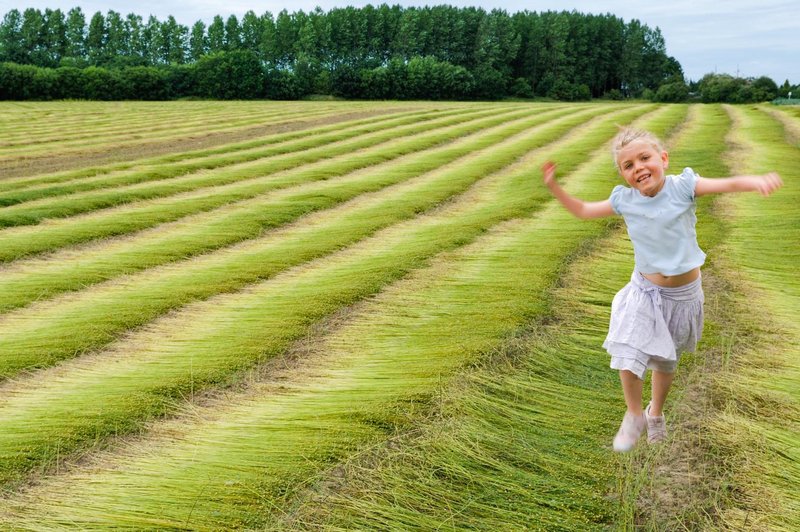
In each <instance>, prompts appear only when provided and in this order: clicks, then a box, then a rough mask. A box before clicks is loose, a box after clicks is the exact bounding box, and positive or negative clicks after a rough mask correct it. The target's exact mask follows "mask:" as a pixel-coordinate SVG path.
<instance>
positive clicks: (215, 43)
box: [208, 15, 225, 54]
mask: <svg viewBox="0 0 800 532" xmlns="http://www.w3.org/2000/svg"><path fill="white" fill-rule="evenodd" d="M224 49H225V21H224V20H222V17H221V16H219V15H215V16H214V20H212V21H211V24H209V25H208V51H209V53H212V54H213V53H216V52H221V51H223V50H224Z"/></svg>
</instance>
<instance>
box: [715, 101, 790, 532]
mask: <svg viewBox="0 0 800 532" xmlns="http://www.w3.org/2000/svg"><path fill="white" fill-rule="evenodd" d="M726 110H727V111H728V113H729V114H730V115H731V116H732V118H733V119H734V124H735V129H734V134H733V135H732V136H731V141H732V143H733V145H734V147H735V151H734V154H733V156H732V160H733V165H732V166H733V170H734V171H735V172H737V173H764V172H767V171H778V172H779V173H780V174H781V176H782V178H783V180H784V183H785V186H784V187H783V188H782V189H781V190H779V191H778V192H777V193H776V194H775V195H773V196H771V197H770V198H768V199H764V198H762V197H760V196H758V195H756V194H747V195H738V196H736V197H733V198H731V199H730V201H729V202H727V203H726V206H727V207H728V208H729V209H730V211H731V216H730V225H731V232H730V236H729V237H728V238H726V241H725V249H726V251H727V258H728V260H730V264H729V267H730V269H731V270H734V271H736V272H737V275H736V277H735V278H736V279H737V281H738V282H739V284H740V286H742V287H743V288H742V292H743V296H740V297H739V298H738V304H739V308H741V309H742V311H743V312H747V311H749V310H752V309H754V308H755V309H758V312H757V313H756V314H753V313H752V312H750V313H748V314H749V315H748V316H747V317H744V318H740V319H741V321H742V322H743V325H744V326H750V327H755V328H756V331H757V340H759V341H757V342H756V343H755V345H754V346H752V347H750V348H745V350H744V353H743V356H740V357H738V358H737V359H735V360H734V362H733V367H734V371H735V372H736V374H735V377H734V378H733V379H732V378H731V376H730V375H724V377H726V379H724V380H723V379H719V380H718V381H717V382H715V385H716V386H717V387H718V390H719V392H720V393H719V396H720V397H721V398H722V399H723V400H724V402H723V408H722V409H721V410H722V411H721V415H720V416H719V417H718V418H717V419H716V420H715V421H716V423H715V424H714V426H713V427H712V430H713V434H714V435H715V436H716V438H717V439H718V444H719V448H720V450H721V451H720V452H722V453H726V454H727V455H729V456H731V457H732V460H731V461H732V462H733V463H734V465H735V466H736V469H735V471H734V475H733V478H732V480H731V481H732V483H733V485H734V486H735V489H736V491H735V492H734V495H733V498H734V503H735V506H733V507H732V508H728V509H726V511H725V512H724V513H723V514H722V515H721V519H720V522H721V523H723V525H724V526H728V527H737V526H741V524H742V523H743V522H744V520H745V519H748V520H749V521H750V522H751V523H753V524H754V526H759V527H765V528H768V529H770V530H795V529H797V528H798V527H800V500H798V498H797V496H796V492H797V486H798V484H800V453H798V452H797V449H798V448H800V437H798V434H800V388H798V386H797V383H798V382H800V364H799V363H798V359H797V353H798V352H800V327H798V325H797V319H796V318H797V309H798V308H800V283H798V282H797V278H796V273H795V271H794V270H795V269H796V267H795V265H796V264H797V263H798V261H799V260H800V215H798V211H797V208H796V206H797V202H798V199H799V198H800V173H799V172H798V169H797V168H798V162H800V149H799V148H798V146H797V145H796V144H790V143H788V142H787V139H786V133H785V131H784V129H783V128H782V127H781V123H780V122H778V121H776V119H775V118H774V117H772V116H770V115H768V114H766V113H765V112H764V110H763V108H761V109H759V108H749V107H748V108H745V107H732V106H726ZM777 243H780V244H777Z"/></svg>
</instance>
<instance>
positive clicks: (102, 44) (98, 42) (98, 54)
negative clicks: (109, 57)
mask: <svg viewBox="0 0 800 532" xmlns="http://www.w3.org/2000/svg"><path fill="white" fill-rule="evenodd" d="M106 38H107V36H106V19H105V17H103V14H102V13H101V12H99V11H97V12H96V13H95V14H94V15H92V19H91V20H90V21H89V33H88V34H87V35H86V55H87V56H88V58H89V62H90V63H91V64H93V65H99V64H102V63H104V62H105V60H106Z"/></svg>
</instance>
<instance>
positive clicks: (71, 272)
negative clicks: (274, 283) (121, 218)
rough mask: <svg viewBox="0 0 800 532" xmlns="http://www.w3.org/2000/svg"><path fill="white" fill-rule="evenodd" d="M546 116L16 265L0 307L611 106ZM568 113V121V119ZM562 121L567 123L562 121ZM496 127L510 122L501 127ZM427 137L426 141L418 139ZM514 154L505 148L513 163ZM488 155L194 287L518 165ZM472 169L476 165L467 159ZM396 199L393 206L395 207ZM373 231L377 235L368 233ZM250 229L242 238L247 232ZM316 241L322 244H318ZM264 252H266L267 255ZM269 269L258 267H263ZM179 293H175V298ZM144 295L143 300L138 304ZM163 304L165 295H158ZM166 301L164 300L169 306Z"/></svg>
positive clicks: (208, 242) (363, 229)
mask: <svg viewBox="0 0 800 532" xmlns="http://www.w3.org/2000/svg"><path fill="white" fill-rule="evenodd" d="M552 111H553V112H543V113H538V114H536V115H533V116H527V117H523V118H521V119H520V118H517V119H516V120H513V118H514V116H505V115H501V116H500V117H496V118H491V119H484V120H478V121H474V122H471V123H470V125H469V126H465V127H460V128H458V129H456V130H453V131H450V132H447V131H442V130H439V131H437V132H435V134H434V135H432V136H431V137H430V143H431V144H434V143H436V144H439V143H441V142H444V141H446V140H451V139H454V138H455V137H457V136H459V135H462V136H461V137H460V138H458V139H456V140H455V141H453V143H451V144H445V145H444V146H435V147H434V148H428V149H423V148H425V143H422V142H418V143H416V145H415V146H416V147H417V148H418V149H419V150H420V151H417V152H414V153H412V154H410V155H407V156H405V157H400V158H397V159H390V160H389V161H387V162H384V163H381V164H378V165H376V166H372V167H369V168H367V169H365V170H363V171H361V172H360V173H356V174H354V175H352V176H351V177H350V178H347V177H344V178H340V179H338V180H335V181H326V182H324V183H322V184H314V185H313V186H312V185H307V186H304V187H299V188H297V187H295V188H290V189H287V190H286V191H285V192H284V193H282V194H273V195H272V196H271V197H270V198H269V200H270V201H266V200H265V199H259V200H257V201H253V202H251V203H250V204H243V205H239V208H238V209H237V210H236V211H230V210H229V211H228V212H223V213H217V214H216V215H215V214H214V213H212V215H211V216H210V217H209V216H206V219H202V217H195V218H193V219H188V220H184V221H183V222H182V223H180V224H177V225H176V226H175V227H165V226H161V227H159V228H158V229H157V230H156V231H153V232H151V233H144V234H141V235H136V236H134V237H131V238H128V239H124V240H120V241H118V242H113V243H109V242H103V243H100V244H98V245H96V246H94V248H90V247H88V246H84V247H83V248H82V249H80V250H79V251H77V252H76V251H73V250H67V251H64V252H61V253H58V254H51V255H50V256H48V257H46V258H43V259H34V260H27V261H19V262H18V263H15V264H13V265H9V266H7V267H6V268H5V270H4V272H3V273H4V275H3V278H2V279H0V291H2V292H3V293H4V294H5V295H4V298H3V301H2V302H1V303H0V311H3V312H6V311H8V310H11V309H14V308H18V307H22V306H24V305H26V304H28V303H30V302H32V301H40V300H42V299H43V298H46V297H52V296H53V295H55V294H58V293H59V292H63V291H70V290H78V289H82V288H86V287H87V286H89V285H90V284H94V283H97V282H100V281H103V280H106V279H110V278H113V277H115V276H119V275H122V274H126V273H127V274H129V273H133V272H135V271H137V270H140V269H144V268H151V267H154V266H156V265H158V264H163V263H166V262H169V261H172V260H177V259H183V258H185V257H189V256H192V255H197V254H199V253H201V252H208V251H211V250H213V249H216V248H219V247H222V246H225V245H229V244H231V243H233V242H236V241H238V240H244V239H246V238H253V237H258V236H260V233H261V231H262V230H263V228H266V227H274V226H277V225H279V224H281V223H286V222H288V221H290V220H292V219H293V218H295V217H298V216H300V215H304V214H306V213H309V212H312V211H316V210H321V209H324V208H329V207H333V206H334V205H336V204H338V203H340V202H343V201H347V200H349V199H351V198H354V197H356V196H358V195H359V194H364V193H367V192H370V191H376V190H378V189H380V188H382V187H387V186H391V185H393V184H396V183H400V182H402V181H404V180H407V179H410V178H411V177H413V176H416V175H421V174H424V173H426V172H430V171H433V170H436V169H438V168H442V167H444V166H445V165H451V164H454V162H455V161H457V160H458V159H459V158H462V157H466V156H467V155H469V154H473V153H475V152H478V151H480V150H484V149H486V148H487V147H489V146H492V145H497V144H498V143H500V142H508V140H504V139H508V138H511V139H510V140H511V141H513V140H514V139H513V137H514V136H515V135H525V137H524V138H521V139H516V145H517V146H518V150H528V149H531V148H533V147H535V146H537V145H541V144H543V143H546V142H548V141H549V140H551V139H554V138H556V137H557V136H558V135H560V134H562V133H563V132H565V131H567V130H568V129H569V128H570V127H574V126H575V125H577V124H579V123H581V122H582V121H583V120H585V119H587V118H589V117H590V116H592V115H596V114H600V113H602V112H604V110H603V109H598V110H590V109H586V110H583V111H576V110H575V109H568V110H557V109H553V110H552ZM566 114H569V115H570V116H567V117H563V115H566ZM559 117H561V118H559ZM545 121H546V122H547V124H545V125H544V126H542V127H541V128H539V129H541V132H538V131H537V132H534V131H531V130H530V128H533V127H535V126H537V125H539V124H542V123H544V122H545ZM498 122H503V123H502V124H501V125H497V123H498ZM418 140H422V139H418ZM515 153H518V152H514V151H511V152H507V155H508V157H511V158H513V157H514V156H515ZM488 157H489V156H488V155H486V156H484V157H483V158H479V159H478V160H477V162H478V165H477V166H474V165H473V166H472V167H469V166H464V167H457V168H454V169H451V170H447V171H446V172H445V173H444V174H443V175H441V176H438V177H437V178H436V179H435V180H434V181H433V182H432V183H429V184H427V187H428V188H427V191H426V192H421V193H416V195H414V196H413V198H412V199H409V197H408V194H409V193H411V191H407V192H406V194H407V196H406V197H403V196H399V197H398V196H389V197H388V198H386V200H385V202H384V203H382V204H379V205H377V206H372V207H370V208H368V209H366V210H362V211H359V212H360V216H361V218H360V219H359V218H357V217H356V218H353V217H352V216H350V217H349V219H350V221H347V222H345V223H346V225H345V226H344V227H340V226H337V225H335V224H333V225H329V226H326V227H324V228H321V229H316V230H315V232H316V233H317V235H316V236H309V233H308V232H307V230H306V229H302V228H301V232H302V233H303V234H302V237H301V240H300V244H299V245H298V244H297V243H295V244H288V245H287V244H286V243H285V242H283V243H282V244H279V248H278V249H272V250H269V251H266V250H265V251H264V252H262V253H260V254H259V255H258V257H255V256H252V253H251V257H250V262H251V263H252V265H251V266H249V268H248V269H247V271H249V272H250V273H244V272H243V271H242V268H241V267H240V266H239V267H237V266H236V265H234V264H230V263H229V264H227V265H226V266H225V267H220V266H216V267H215V269H216V271H217V272H218V274H219V275H222V276H224V279H223V280H221V281H219V282H211V280H210V279H208V278H206V281H207V284H206V283H197V282H196V281H190V284H191V286H193V287H194V288H192V290H190V292H195V293H197V292H196V290H197V288H199V287H202V289H203V291H205V293H207V294H208V293H214V290H215V288H214V287H218V286H223V287H225V290H231V289H233V288H234V287H235V286H237V283H241V282H244V280H245V279H249V280H251V281H252V280H254V279H257V278H263V277H264V276H267V275H269V274H270V272H272V271H273V270H271V269H270V267H269V266H268V265H269V264H270V263H272V264H275V263H276V262H277V263H279V264H283V265H290V264H298V263H300V262H303V260H307V258H309V257H314V256H317V255H319V254H321V253H324V250H331V249H335V248H336V247H337V246H341V245H345V244H346V243H348V242H352V241H354V240H357V239H358V238H359V237H360V236H363V235H365V234H367V233H368V232H369V231H370V230H374V228H376V227H380V226H381V225H382V224H387V223H391V222H392V221H393V220H398V219H401V218H403V217H406V216H413V215H414V214H415V213H416V212H418V211H419V210H424V209H425V208H427V207H426V206H430V205H433V204H435V203H436V202H438V201H442V200H444V199H445V198H446V197H447V195H448V194H451V193H455V192H456V191H459V190H461V188H462V187H465V186H467V185H468V184H469V183H471V182H473V181H474V180H476V179H478V178H480V177H481V174H480V172H481V171H493V170H494V169H497V168H500V167H501V166H502V165H503V164H505V163H507V162H508V160H510V159H501V158H495V159H494V160H493V161H488ZM466 164H467V165H470V164H471V163H470V162H466ZM395 202H396V203H397V204H396V205H392V203H395ZM368 228H373V229H368ZM243 230H244V232H243ZM309 239H313V240H316V241H317V242H318V243H319V244H318V245H317V246H316V247H315V246H310V245H308V244H309ZM265 254H266V256H264V255H265ZM259 263H260V264H261V266H260V267H258V266H256V264H259ZM172 293H173V294H174V293H175V292H174V291H173V292H172ZM137 299H138V298H137ZM156 300H158V301H161V298H156ZM166 303H167V302H166V301H162V304H166Z"/></svg>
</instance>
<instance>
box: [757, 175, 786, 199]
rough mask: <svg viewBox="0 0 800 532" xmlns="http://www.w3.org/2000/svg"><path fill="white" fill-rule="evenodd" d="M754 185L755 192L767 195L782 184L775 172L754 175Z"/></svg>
mask: <svg viewBox="0 0 800 532" xmlns="http://www.w3.org/2000/svg"><path fill="white" fill-rule="evenodd" d="M754 186H755V190H756V192H759V193H760V194H761V195H762V196H769V195H770V194H772V193H773V192H775V191H776V190H778V189H779V188H781V187H782V186H783V181H782V180H781V177H780V176H779V175H778V174H777V173H776V172H770V173H768V174H764V175H759V176H754Z"/></svg>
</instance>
